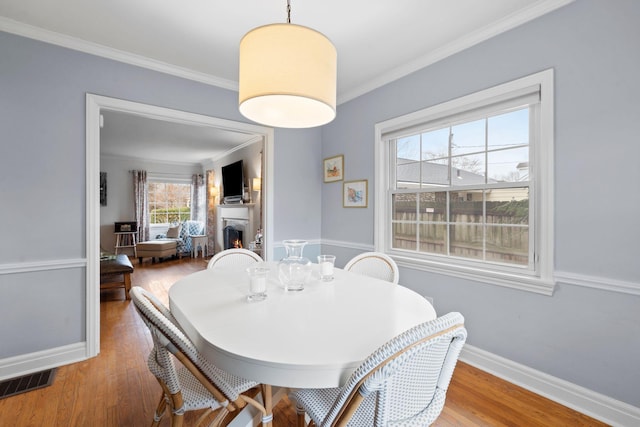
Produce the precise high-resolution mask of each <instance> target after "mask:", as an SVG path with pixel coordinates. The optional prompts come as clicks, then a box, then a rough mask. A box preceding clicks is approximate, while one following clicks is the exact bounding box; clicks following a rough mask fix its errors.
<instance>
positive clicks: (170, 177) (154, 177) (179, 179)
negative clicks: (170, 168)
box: [147, 172, 191, 230]
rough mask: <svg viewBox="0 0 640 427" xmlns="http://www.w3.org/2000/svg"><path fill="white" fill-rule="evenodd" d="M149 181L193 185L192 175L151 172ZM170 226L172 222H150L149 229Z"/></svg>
mask: <svg viewBox="0 0 640 427" xmlns="http://www.w3.org/2000/svg"><path fill="white" fill-rule="evenodd" d="M147 181H148V182H160V183H168V184H184V185H191V175H186V174H169V173H158V172H149V173H148V174H147ZM170 226H171V223H170V222H156V223H153V224H149V230H151V228H152V227H153V228H156V229H157V228H165V229H168V228H169V227H170Z"/></svg>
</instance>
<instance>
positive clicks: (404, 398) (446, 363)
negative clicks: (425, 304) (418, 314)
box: [290, 312, 467, 427]
mask: <svg viewBox="0 0 640 427" xmlns="http://www.w3.org/2000/svg"><path fill="white" fill-rule="evenodd" d="M466 338H467V331H466V329H465V328H464V318H463V317H462V315H461V314H460V313H455V312H454V313H449V314H446V315H444V316H442V317H439V318H437V319H435V320H432V321H430V322H426V323H423V324H420V325H418V326H416V327H414V328H412V329H410V330H408V331H406V332H404V333H402V334H400V335H398V336H397V337H396V338H394V339H392V340H390V341H388V342H387V343H386V344H384V345H383V346H382V347H380V348H379V349H378V350H376V351H375V352H374V353H372V354H371V355H370V356H369V357H368V358H367V359H366V360H365V361H364V362H363V363H362V365H360V367H359V368H358V369H356V371H355V372H354V373H353V374H352V375H351V377H350V378H349V379H348V380H347V382H346V384H345V385H344V387H341V388H335V389H300V390H296V391H294V392H292V393H291V394H290V397H291V399H292V401H294V402H295V403H296V408H297V411H298V427H303V426H305V413H306V414H308V415H309V418H311V424H310V425H315V426H322V427H325V426H346V425H349V426H351V427H353V426H358V427H359V426H362V427H381V426H396V425H403V426H427V425H430V424H431V423H432V422H433V421H434V420H435V419H436V418H438V416H439V415H440V413H441V412H442V409H443V408H444V402H445V397H446V392H447V388H448V387H449V382H450V381H451V377H452V375H453V370H454V368H455V365H456V362H457V360H458V356H459V355H460V350H461V349H462V346H463V345H464V343H465V341H466Z"/></svg>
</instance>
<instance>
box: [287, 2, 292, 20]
mask: <svg viewBox="0 0 640 427" xmlns="http://www.w3.org/2000/svg"><path fill="white" fill-rule="evenodd" d="M287 24H291V0H287Z"/></svg>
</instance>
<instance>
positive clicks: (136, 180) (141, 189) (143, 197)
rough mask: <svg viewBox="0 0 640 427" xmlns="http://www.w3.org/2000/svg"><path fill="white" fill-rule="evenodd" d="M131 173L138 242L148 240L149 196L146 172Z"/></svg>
mask: <svg viewBox="0 0 640 427" xmlns="http://www.w3.org/2000/svg"><path fill="white" fill-rule="evenodd" d="M132 172H133V197H134V205H135V210H136V222H137V223H138V239H139V240H138V241H139V242H146V241H147V240H149V196H148V190H149V186H148V185H147V171H132Z"/></svg>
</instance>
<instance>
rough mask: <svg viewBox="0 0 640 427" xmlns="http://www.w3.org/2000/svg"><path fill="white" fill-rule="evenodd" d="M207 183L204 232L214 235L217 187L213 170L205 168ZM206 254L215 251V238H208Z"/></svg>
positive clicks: (211, 253)
mask: <svg viewBox="0 0 640 427" xmlns="http://www.w3.org/2000/svg"><path fill="white" fill-rule="evenodd" d="M206 183H207V191H206V196H207V228H206V231H205V234H206V235H207V236H215V235H216V202H217V197H218V189H217V187H216V184H215V183H216V180H215V172H214V171H212V170H207V172H206ZM208 240H209V243H208V247H207V254H209V255H213V254H214V253H215V240H214V239H208Z"/></svg>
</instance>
